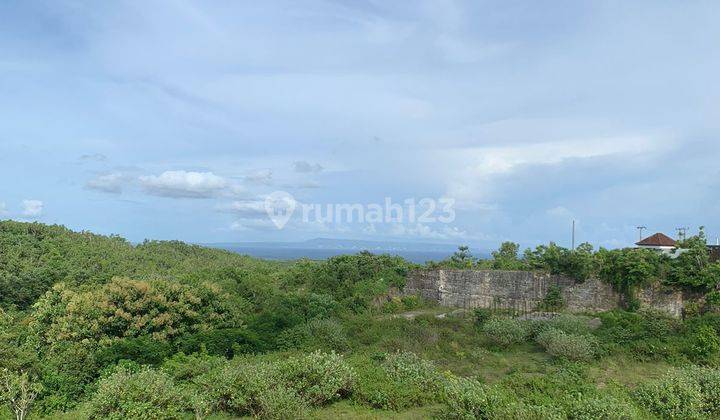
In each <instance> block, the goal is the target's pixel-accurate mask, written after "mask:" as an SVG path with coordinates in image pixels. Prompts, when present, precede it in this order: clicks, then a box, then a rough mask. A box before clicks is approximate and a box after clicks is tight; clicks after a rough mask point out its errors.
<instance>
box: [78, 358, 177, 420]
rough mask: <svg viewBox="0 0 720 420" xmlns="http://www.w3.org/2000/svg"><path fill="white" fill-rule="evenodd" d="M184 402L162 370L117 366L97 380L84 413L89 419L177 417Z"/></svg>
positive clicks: (170, 379)
mask: <svg viewBox="0 0 720 420" xmlns="http://www.w3.org/2000/svg"><path fill="white" fill-rule="evenodd" d="M185 405H186V404H185V402H184V401H183V395H182V392H181V391H180V390H179V389H178V387H177V386H176V385H175V384H174V382H173V380H172V378H171V377H170V376H169V375H167V374H166V373H164V372H162V371H157V370H153V369H150V368H147V367H146V368H142V369H141V370H139V371H138V372H132V371H130V370H127V369H125V368H119V369H117V370H116V371H115V373H113V374H112V375H110V376H109V377H106V378H103V379H101V380H100V382H99V383H98V389H97V391H96V392H95V395H93V396H92V398H91V399H90V401H89V403H88V414H89V417H90V418H91V419H96V418H98V419H99V418H102V419H148V418H158V419H159V418H163V419H179V418H181V417H182V414H183V411H184V410H185Z"/></svg>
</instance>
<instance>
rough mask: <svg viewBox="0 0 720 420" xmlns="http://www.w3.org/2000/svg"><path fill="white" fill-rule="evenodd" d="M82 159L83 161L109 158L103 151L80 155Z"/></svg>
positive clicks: (101, 160) (99, 160)
mask: <svg viewBox="0 0 720 420" xmlns="http://www.w3.org/2000/svg"><path fill="white" fill-rule="evenodd" d="M80 160H81V161H82V162H105V161H106V160H107V156H105V155H103V154H102V153H89V154H86V155H82V156H80Z"/></svg>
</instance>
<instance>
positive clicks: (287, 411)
mask: <svg viewBox="0 0 720 420" xmlns="http://www.w3.org/2000/svg"><path fill="white" fill-rule="evenodd" d="M257 403H258V411H257V412H256V414H255V415H256V416H257V417H259V418H261V419H278V420H284V419H297V418H301V417H304V413H305V410H306V409H307V405H306V402H305V401H304V400H303V399H302V398H301V397H300V396H299V395H297V393H296V392H295V390H294V389H291V388H283V387H279V388H275V389H273V390H272V391H271V392H263V393H261V394H260V395H258V398H257Z"/></svg>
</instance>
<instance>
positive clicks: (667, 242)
mask: <svg viewBox="0 0 720 420" xmlns="http://www.w3.org/2000/svg"><path fill="white" fill-rule="evenodd" d="M675 244H676V242H675V239H673V238H671V237H669V236H667V235H665V234H662V233H656V234H654V235H652V236H648V237H647V238H645V239H643V240H642V241H640V242H637V243H636V244H635V245H640V246H675Z"/></svg>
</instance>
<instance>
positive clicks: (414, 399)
mask: <svg viewBox="0 0 720 420" xmlns="http://www.w3.org/2000/svg"><path fill="white" fill-rule="evenodd" d="M353 400H355V402H357V403H361V404H365V405H369V406H370V407H373V408H379V409H382V410H395V411H400V410H403V409H407V408H411V407H415V406H418V405H423V404H424V403H425V401H426V400H427V396H426V395H425V394H424V393H421V392H420V391H419V390H417V389H416V388H415V387H408V386H405V385H403V384H401V383H399V382H397V381H395V380H394V379H393V378H391V377H390V376H389V375H388V373H387V371H385V369H383V368H382V366H379V365H377V364H372V363H366V364H362V365H361V366H358V369H357V382H356V385H355V388H354V390H353Z"/></svg>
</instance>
